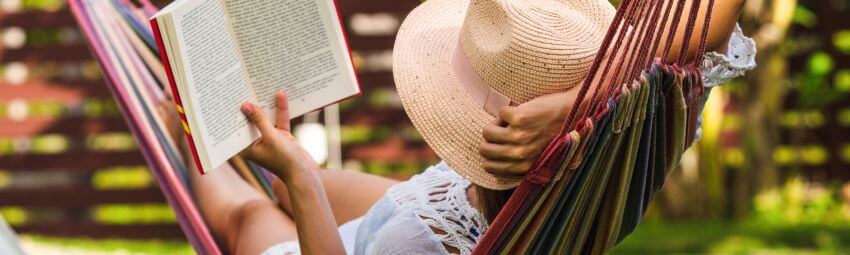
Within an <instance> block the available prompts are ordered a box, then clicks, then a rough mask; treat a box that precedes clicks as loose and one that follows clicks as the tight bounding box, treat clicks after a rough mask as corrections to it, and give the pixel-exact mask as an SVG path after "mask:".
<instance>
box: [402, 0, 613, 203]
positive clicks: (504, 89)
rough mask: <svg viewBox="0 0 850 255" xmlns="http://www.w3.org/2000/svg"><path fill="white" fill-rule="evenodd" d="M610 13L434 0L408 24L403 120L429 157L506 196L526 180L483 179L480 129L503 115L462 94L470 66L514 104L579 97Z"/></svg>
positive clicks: (543, 2)
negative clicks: (460, 61) (462, 74)
mask: <svg viewBox="0 0 850 255" xmlns="http://www.w3.org/2000/svg"><path fill="white" fill-rule="evenodd" d="M614 14H615V9H614V7H613V6H612V5H611V4H610V3H608V1H606V0H428V1H425V2H424V3H423V4H421V5H420V6H419V7H417V8H416V9H415V10H413V12H411V13H410V14H409V15H408V16H407V18H406V19H405V20H404V22H403V23H402V25H401V27H400V29H399V33H398V36H397V38H396V42H395V46H394V50H393V73H394V77H395V83H396V86H397V89H398V92H399V95H400V97H401V100H402V104H403V105H404V109H405V111H406V112H407V115H408V116H409V117H410V119H411V120H412V122H413V124H414V126H415V127H416V129H417V130H418V131H419V132H420V133H421V134H422V136H423V137H424V139H425V141H426V142H427V143H428V144H429V146H431V148H432V149H434V151H435V152H436V153H437V155H438V156H440V158H441V159H443V160H444V161H445V162H446V163H448V164H449V166H451V167H452V168H454V169H455V171H457V172H458V173H459V174H460V175H462V176H464V177H465V178H467V179H468V180H470V181H471V182H473V183H475V184H477V185H480V186H482V187H485V188H488V189H495V190H505V189H510V188H514V187H516V186H517V185H519V183H520V181H521V178H500V177H497V176H494V175H491V174H489V173H487V172H485V171H484V169H483V168H482V167H481V164H482V163H483V161H484V159H483V157H482V156H481V155H480V154H479V152H478V146H479V144H480V143H481V142H482V141H483V137H482V129H483V127H484V126H485V125H486V124H487V123H489V122H491V121H493V119H495V118H496V117H497V116H494V115H493V114H491V113H488V111H486V110H485V109H484V107H483V106H482V103H481V102H480V101H479V100H477V99H476V98H474V97H473V96H472V95H471V94H470V93H469V90H468V89H467V88H466V87H464V84H462V82H461V81H463V80H464V79H461V78H459V75H457V74H456V73H455V70H457V69H456V68H455V67H453V64H455V63H456V62H457V61H453V59H454V58H464V59H465V60H466V61H467V63H468V64H469V65H470V66H471V67H472V69H473V70H474V73H475V74H474V75H477V77H478V78H480V80H482V81H483V82H484V83H485V84H486V86H489V87H490V88H492V89H493V90H495V91H497V92H499V93H501V94H502V95H504V96H506V97H509V98H510V100H511V101H513V102H514V103H516V104H521V103H524V102H527V101H529V100H531V99H533V98H536V97H539V96H542V95H546V94H551V93H557V92H565V91H568V90H570V89H578V88H579V87H580V86H578V85H580V84H581V82H582V81H583V80H584V78H585V76H586V75H587V74H588V72H589V70H588V69H589V68H590V65H591V64H592V62H593V59H594V57H595V56H596V52H597V51H598V49H599V47H600V45H601V43H602V40H603V37H604V36H605V31H607V29H608V25H609V24H610V22H611V20H612V19H613V16H614Z"/></svg>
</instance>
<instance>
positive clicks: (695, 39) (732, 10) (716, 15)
mask: <svg viewBox="0 0 850 255" xmlns="http://www.w3.org/2000/svg"><path fill="white" fill-rule="evenodd" d="M693 2H694V0H685V12H686V14H684V15H682V18H681V19H680V20H679V25H678V26H677V29H676V33H675V34H674V35H673V42H672V43H670V47H671V50H670V56H668V57H667V59H666V60H667V62H674V61H676V59H677V58H678V57H679V49H680V48H681V47H682V44H683V43H684V41H685V31H686V29H687V25H688V14H687V11H688V9H689V8H690V6H691V5H692V4H693ZM745 2H746V1H745V0H715V1H714V9H713V10H712V12H711V24H710V25H709V28H708V39H707V41H706V51H718V52H723V51H725V50H726V45H727V44H728V42H729V36H730V35H732V31H734V30H735V24H737V23H738V17H740V16H741V11H743V8H744V3H745ZM700 5H701V6H700V10H699V15H697V20H696V24H695V25H694V32H693V34H692V36H691V39H690V41H689V44H688V53H687V54H688V55H687V58H686V59H687V60H688V61H693V60H694V57H696V54H697V50H698V48H699V44H700V36H702V34H701V33H702V29H703V27H705V15H706V13H707V12H708V0H701V4H700ZM674 7H675V6H674ZM671 12H672V11H671ZM671 15H672V14H671ZM671 19H672V18H671ZM670 26H672V24H669V23H668V24H667V27H668V28H667V29H664V31H665V32H664V33H663V35H662V37H661V38H662V45H661V46H660V47H658V50H657V51H656V52H655V56H658V57H661V55H662V54H663V51H664V46H666V45H667V44H666V42H665V40H666V39H667V37H668V36H669V34H670V33H669V31H670V29H669V27H670Z"/></svg>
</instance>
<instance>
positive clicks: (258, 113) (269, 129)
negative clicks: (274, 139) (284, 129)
mask: <svg viewBox="0 0 850 255" xmlns="http://www.w3.org/2000/svg"><path fill="white" fill-rule="evenodd" d="M242 113H244V114H245V117H247V118H248V121H250V122H251V124H254V126H256V127H257V129H259V130H260V134H262V135H263V136H272V134H274V132H276V131H275V130H274V126H272V123H271V122H269V120H268V118H266V116H265V114H264V113H263V110H262V109H260V107H257V106H256V105H254V104H252V103H244V104H242Z"/></svg>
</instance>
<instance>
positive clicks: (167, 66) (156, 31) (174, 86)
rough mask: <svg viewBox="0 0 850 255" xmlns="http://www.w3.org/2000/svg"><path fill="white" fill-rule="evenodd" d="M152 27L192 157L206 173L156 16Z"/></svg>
mask: <svg viewBox="0 0 850 255" xmlns="http://www.w3.org/2000/svg"><path fill="white" fill-rule="evenodd" d="M151 28H152V29H153V35H154V38H156V46H157V48H159V57H160V58H161V59H162V64H163V65H164V66H165V73H166V75H167V76H168V83H169V84H170V85H171V94H172V97H173V98H174V103H175V104H176V105H177V112H178V113H180V122H181V123H182V124H183V130H185V131H186V139H187V140H188V141H189V150H191V151H192V159H193V160H194V161H195V166H196V167H197V168H198V171H199V172H201V174H204V169H203V167H202V166H201V159H200V158H199V157H198V151H197V149H195V140H194V139H192V132H191V131H190V130H189V124H188V122H187V120H186V112H185V111H184V110H183V101H181V100H180V93H179V92H178V91H177V83H176V82H175V81H174V74H173V73H172V72H171V64H170V63H169V62H168V54H167V53H166V49H165V45H164V44H163V43H162V34H160V32H159V25H158V24H157V22H156V18H153V19H151Z"/></svg>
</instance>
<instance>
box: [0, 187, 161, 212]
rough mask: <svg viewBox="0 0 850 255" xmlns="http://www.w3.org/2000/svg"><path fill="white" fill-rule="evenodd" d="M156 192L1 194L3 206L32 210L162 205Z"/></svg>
mask: <svg viewBox="0 0 850 255" xmlns="http://www.w3.org/2000/svg"><path fill="white" fill-rule="evenodd" d="M164 201H165V197H163V196H162V192H161V191H160V190H159V189H158V188H156V187H152V188H147V189H131V190H95V189H93V188H91V187H85V186H79V187H40V188H26V189H6V190H0V205H3V206H21V207H29V208H64V209H71V208H88V207H91V206H93V205H99V204H116V203H118V204H139V203H162V202H164Z"/></svg>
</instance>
